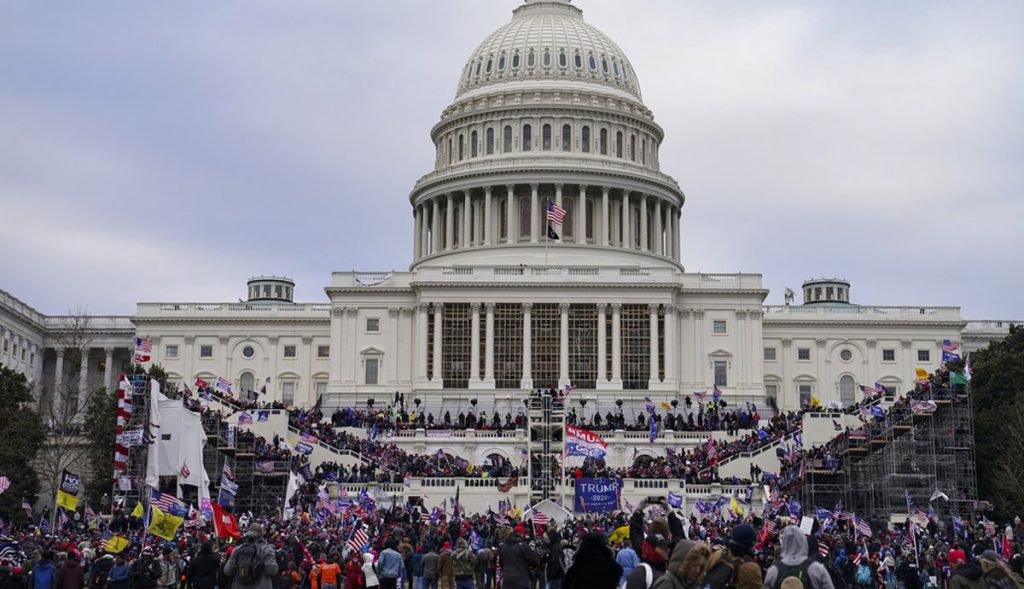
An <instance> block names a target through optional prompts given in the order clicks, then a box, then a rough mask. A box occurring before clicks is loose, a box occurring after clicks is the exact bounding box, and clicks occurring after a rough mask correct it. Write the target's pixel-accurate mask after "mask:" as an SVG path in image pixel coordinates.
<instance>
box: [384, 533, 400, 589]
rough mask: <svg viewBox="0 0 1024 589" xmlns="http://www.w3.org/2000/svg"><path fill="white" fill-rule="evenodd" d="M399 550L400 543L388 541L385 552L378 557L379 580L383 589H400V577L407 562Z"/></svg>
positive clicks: (385, 544)
mask: <svg viewBox="0 0 1024 589" xmlns="http://www.w3.org/2000/svg"><path fill="white" fill-rule="evenodd" d="M397 548H398V542H396V541H395V540H394V539H391V540H388V541H387V542H385V543H384V551H383V552H381V553H380V555H379V556H378V557H377V578H378V579H379V580H380V587H381V589H398V577H399V576H400V575H401V574H402V569H404V568H405V562H404V561H403V560H402V555H401V554H399V552H398V550H397Z"/></svg>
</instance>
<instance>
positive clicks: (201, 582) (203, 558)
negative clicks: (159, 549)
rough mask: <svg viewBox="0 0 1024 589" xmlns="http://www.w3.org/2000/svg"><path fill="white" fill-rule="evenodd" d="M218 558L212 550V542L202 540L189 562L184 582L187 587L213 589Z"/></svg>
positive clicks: (215, 583) (215, 584) (215, 585)
mask: <svg viewBox="0 0 1024 589" xmlns="http://www.w3.org/2000/svg"><path fill="white" fill-rule="evenodd" d="M219 569H220V559H219V558H218V557H217V554H216V553H215V552H214V551H213V543H212V542H203V543H202V545H201V546H200V547H199V554H197V555H196V556H195V557H194V558H193V559H192V560H191V561H190V562H189V563H188V569H187V571H186V574H185V584H186V585H187V586H188V588H189V589H215V588H216V587H217V572H218V570H219Z"/></svg>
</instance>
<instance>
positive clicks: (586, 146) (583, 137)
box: [580, 125, 590, 153]
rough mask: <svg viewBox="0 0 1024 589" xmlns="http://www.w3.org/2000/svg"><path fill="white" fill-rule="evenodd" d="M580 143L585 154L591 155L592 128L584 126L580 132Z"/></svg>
mask: <svg viewBox="0 0 1024 589" xmlns="http://www.w3.org/2000/svg"><path fill="white" fill-rule="evenodd" d="M580 142H581V143H582V151H583V153H590V127H588V126H586V125H584V126H583V130H582V131H581V132H580Z"/></svg>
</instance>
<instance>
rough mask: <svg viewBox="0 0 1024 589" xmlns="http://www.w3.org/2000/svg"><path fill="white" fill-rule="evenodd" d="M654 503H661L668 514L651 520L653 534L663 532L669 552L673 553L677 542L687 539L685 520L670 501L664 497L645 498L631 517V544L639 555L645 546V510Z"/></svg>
mask: <svg viewBox="0 0 1024 589" xmlns="http://www.w3.org/2000/svg"><path fill="white" fill-rule="evenodd" d="M652 505H660V506H661V508H662V510H664V511H665V513H667V514H668V515H667V516H666V517H663V518H662V517H656V518H654V519H653V520H651V534H661V535H662V536H664V537H665V539H667V540H668V544H669V545H668V553H669V554H672V550H673V549H674V548H675V546H676V543H677V542H679V541H680V540H685V539H686V532H685V531H683V522H681V521H679V518H678V517H676V514H675V513H673V512H672V509H671V508H669V505H668V501H666V500H665V499H662V500H661V501H651V500H650V498H647V499H644V500H643V503H641V504H640V505H639V506H637V509H636V511H634V512H633V515H632V516H630V518H629V544H630V546H631V547H632V548H633V552H636V553H637V554H638V555H642V554H643V546H644V510H645V509H647V508H648V507H651V506H652Z"/></svg>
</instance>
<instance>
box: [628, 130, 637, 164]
mask: <svg viewBox="0 0 1024 589" xmlns="http://www.w3.org/2000/svg"><path fill="white" fill-rule="evenodd" d="M629 159H630V160H631V161H634V162H635V161H636V135H633V134H630V136H629Z"/></svg>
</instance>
